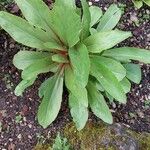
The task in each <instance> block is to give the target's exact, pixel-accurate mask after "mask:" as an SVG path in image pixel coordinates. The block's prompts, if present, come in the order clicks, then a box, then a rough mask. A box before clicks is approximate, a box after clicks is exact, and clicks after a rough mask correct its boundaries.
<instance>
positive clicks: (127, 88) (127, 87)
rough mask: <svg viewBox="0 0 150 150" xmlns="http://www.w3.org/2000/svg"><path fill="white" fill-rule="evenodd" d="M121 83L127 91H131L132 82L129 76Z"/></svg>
mask: <svg viewBox="0 0 150 150" xmlns="http://www.w3.org/2000/svg"><path fill="white" fill-rule="evenodd" d="M120 83H121V86H122V88H123V90H124V92H125V93H128V92H130V89H131V83H130V81H129V80H128V79H127V78H124V79H123V80H122V81H121V82H120Z"/></svg>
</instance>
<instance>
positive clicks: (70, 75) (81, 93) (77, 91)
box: [65, 66, 88, 107]
mask: <svg viewBox="0 0 150 150" xmlns="http://www.w3.org/2000/svg"><path fill="white" fill-rule="evenodd" d="M65 84H66V87H67V88H68V89H69V91H70V92H71V93H72V94H73V95H74V96H75V97H76V99H79V100H80V103H81V104H82V105H84V106H85V107H88V97H87V90H86V88H85V87H82V86H81V85H80V82H79V81H78V80H76V76H75V74H74V72H73V70H72V69H71V67H70V66H67V67H66V68H65Z"/></svg>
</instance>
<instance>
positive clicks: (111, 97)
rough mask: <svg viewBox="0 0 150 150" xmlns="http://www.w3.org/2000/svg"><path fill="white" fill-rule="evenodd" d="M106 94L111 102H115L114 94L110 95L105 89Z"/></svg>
mask: <svg viewBox="0 0 150 150" xmlns="http://www.w3.org/2000/svg"><path fill="white" fill-rule="evenodd" d="M105 96H106V97H107V98H108V100H109V103H112V102H114V97H113V96H111V95H110V94H109V93H108V92H106V91H105Z"/></svg>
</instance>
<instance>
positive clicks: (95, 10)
mask: <svg viewBox="0 0 150 150" xmlns="http://www.w3.org/2000/svg"><path fill="white" fill-rule="evenodd" d="M89 9H90V14H91V23H90V26H91V27H92V26H93V25H95V24H97V23H98V22H99V21H100V18H101V16H102V10H101V9H100V8H99V7H97V6H91V7H90V8H89Z"/></svg>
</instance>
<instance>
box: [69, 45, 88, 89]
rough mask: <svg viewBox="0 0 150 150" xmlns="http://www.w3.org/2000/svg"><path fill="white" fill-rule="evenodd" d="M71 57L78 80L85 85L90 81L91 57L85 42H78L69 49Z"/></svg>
mask: <svg viewBox="0 0 150 150" xmlns="http://www.w3.org/2000/svg"><path fill="white" fill-rule="evenodd" d="M69 57H70V61H71V65H72V68H73V71H74V74H75V77H76V80H77V81H78V82H79V83H80V85H81V86H83V87H85V86H86V85H87V83H88V78H89V71H90V59H89V55H88V50H87V48H86V46H85V45H84V44H78V45H76V46H75V47H73V48H70V49H69Z"/></svg>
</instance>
